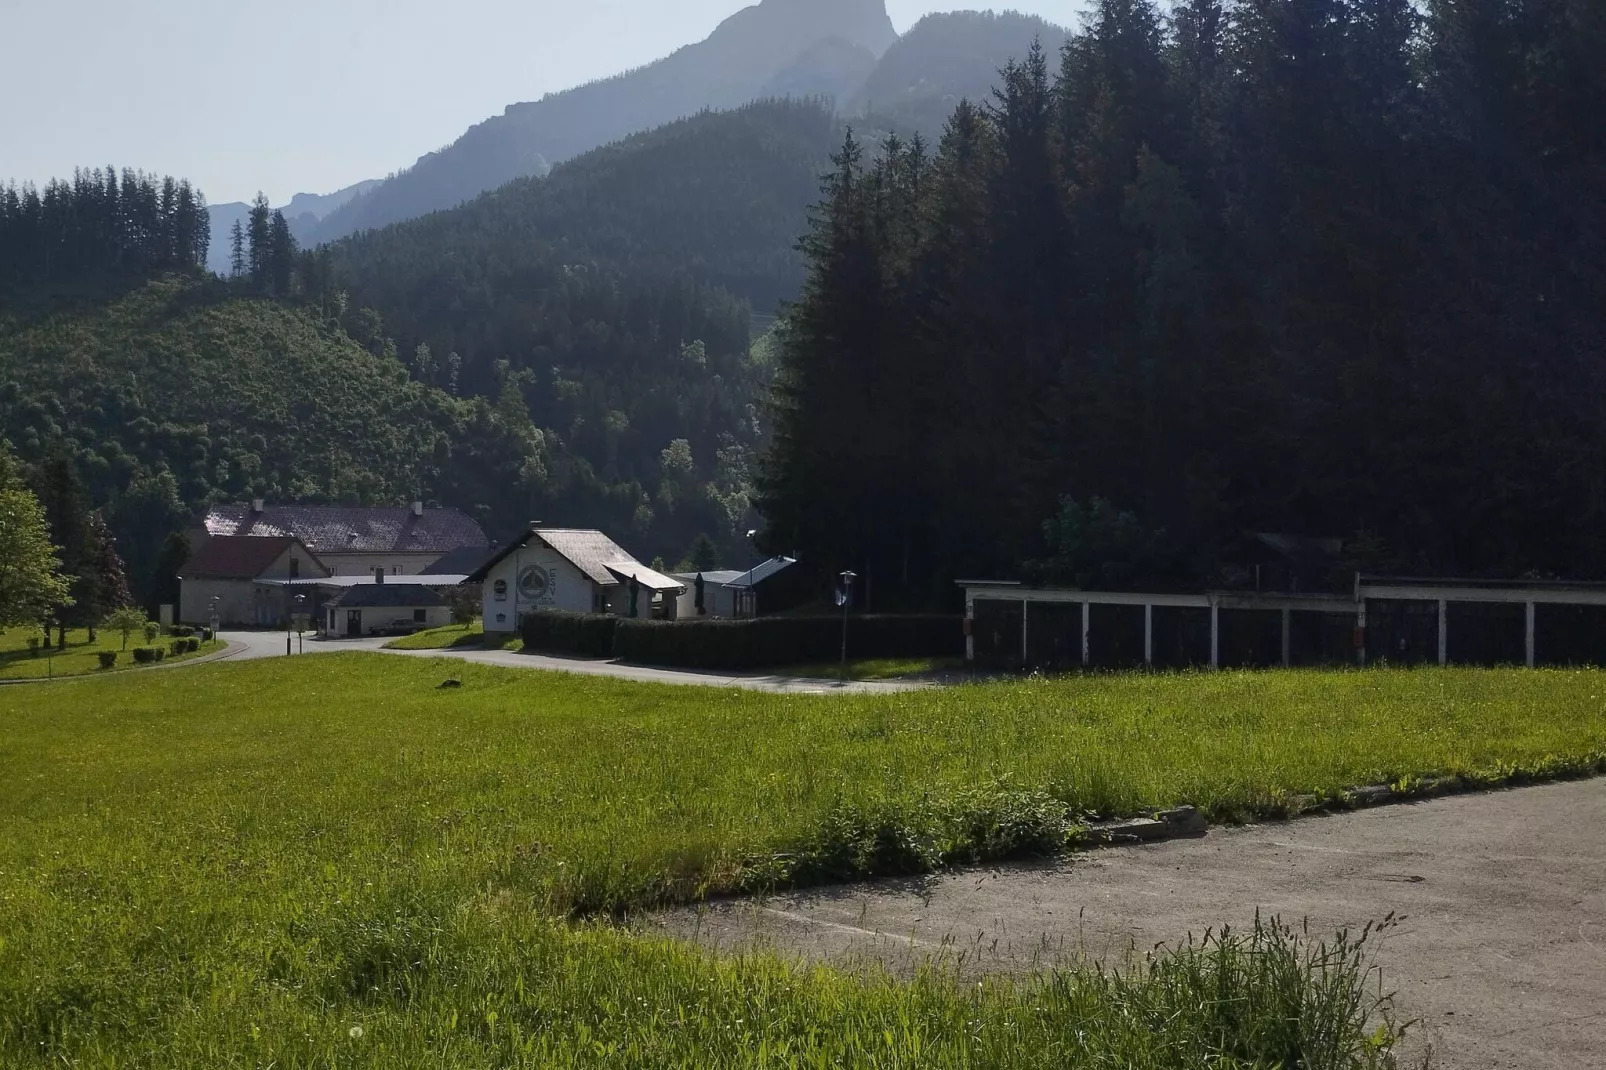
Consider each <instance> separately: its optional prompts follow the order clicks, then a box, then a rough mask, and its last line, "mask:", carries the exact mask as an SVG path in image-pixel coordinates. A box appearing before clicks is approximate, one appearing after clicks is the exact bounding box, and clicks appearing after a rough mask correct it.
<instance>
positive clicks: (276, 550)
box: [179, 535, 328, 580]
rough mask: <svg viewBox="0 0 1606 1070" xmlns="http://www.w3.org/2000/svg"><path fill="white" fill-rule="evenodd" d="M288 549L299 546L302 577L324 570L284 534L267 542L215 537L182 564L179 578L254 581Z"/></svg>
mask: <svg viewBox="0 0 1606 1070" xmlns="http://www.w3.org/2000/svg"><path fill="white" fill-rule="evenodd" d="M292 546H299V547H301V549H302V552H303V553H306V556H307V558H308V561H307V563H306V564H305V565H303V568H304V569H305V571H304V573H303V575H306V576H309V577H313V576H318V575H323V574H325V573H326V572H327V571H328V570H327V569H325V568H323V567H322V565H321V564H320V563H319V562H318V560H317V558H316V557H314V556H313V555H312V554H311V553H308V552H307V551H306V547H304V546H302V545H301V541H300V540H299V539H292V538H290V537H289V536H287V535H286V536H280V537H278V538H268V539H258V538H249V537H246V536H235V535H219V536H214V537H213V538H210V539H208V540H206V543H205V545H203V546H201V548H200V549H198V550H196V551H195V554H194V556H192V557H191V558H190V559H189V560H188V561H186V562H184V567H183V568H182V569H180V570H179V575H180V576H182V577H183V578H184V579H189V580H199V579H213V580H254V579H256V578H257V577H258V576H260V575H262V574H263V573H264V572H266V571H267V570H268V569H269V568H271V567H273V563H274V562H275V561H277V560H279V557H280V556H281V555H282V554H283V553H284V552H285V550H287V549H289V548H290V547H292ZM308 566H310V567H308Z"/></svg>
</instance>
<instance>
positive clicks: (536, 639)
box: [519, 610, 619, 658]
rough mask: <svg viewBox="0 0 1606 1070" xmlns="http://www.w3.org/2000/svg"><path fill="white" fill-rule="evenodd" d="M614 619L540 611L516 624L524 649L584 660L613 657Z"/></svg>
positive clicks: (597, 615)
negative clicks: (567, 655)
mask: <svg viewBox="0 0 1606 1070" xmlns="http://www.w3.org/2000/svg"><path fill="white" fill-rule="evenodd" d="M618 623H619V619H618V618H617V617H605V616H602V615H600V614H595V613H565V612H561V611H558V610H542V611H541V612H539V613H527V614H525V616H524V619H523V620H521V621H520V622H519V635H520V636H521V637H522V638H523V640H524V649H525V650H529V651H533V652H535V653H538V654H574V655H578V656H580V657H586V658H611V657H613V643H614V628H615V627H616V626H617V625H618Z"/></svg>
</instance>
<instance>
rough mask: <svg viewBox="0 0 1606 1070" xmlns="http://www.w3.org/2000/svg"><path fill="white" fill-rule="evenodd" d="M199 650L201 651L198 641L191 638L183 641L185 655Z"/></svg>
mask: <svg viewBox="0 0 1606 1070" xmlns="http://www.w3.org/2000/svg"><path fill="white" fill-rule="evenodd" d="M199 649H201V641H200V640H199V639H196V638H195V637H194V636H191V637H190V638H188V639H186V640H184V652H185V653H186V654H193V653H195V652H196V651H197V650H199Z"/></svg>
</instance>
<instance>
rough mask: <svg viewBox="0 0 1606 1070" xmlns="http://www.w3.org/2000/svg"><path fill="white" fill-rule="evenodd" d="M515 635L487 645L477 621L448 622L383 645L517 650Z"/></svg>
mask: <svg viewBox="0 0 1606 1070" xmlns="http://www.w3.org/2000/svg"><path fill="white" fill-rule="evenodd" d="M519 645H520V644H519V639H518V637H517V636H514V637H513V638H510V639H507V640H504V641H502V642H500V643H495V644H492V645H490V646H487V644H486V641H485V628H484V627H483V626H482V625H481V623H480V622H479V621H474V622H473V623H472V624H449V625H447V626H446V627H444V628H431V629H430V630H429V631H427V632H418V633H416V634H414V635H407V636H403V637H402V638H400V639H393V640H391V641H390V642H388V643H386V644H385V646H386V647H388V648H390V649H391V650H452V649H455V648H458V647H468V648H472V649H474V650H487V649H492V650H517V649H518V648H519Z"/></svg>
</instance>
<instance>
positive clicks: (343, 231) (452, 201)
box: [316, 0, 898, 241]
mask: <svg viewBox="0 0 1606 1070" xmlns="http://www.w3.org/2000/svg"><path fill="white" fill-rule="evenodd" d="M833 38H835V39H839V40H841V41H842V42H845V43H846V44H847V45H849V46H854V47H857V48H862V49H864V50H866V51H867V52H869V53H870V54H871V56H872V57H879V56H881V55H882V54H883V53H884V52H886V50H887V49H888V48H890V47H891V46H892V44H893V43H894V42H895V41H896V40H897V39H898V34H897V30H896V29H895V28H894V27H893V25H892V19H891V17H890V16H888V14H887V10H886V4H885V0H761V2H760V3H758V4H755V5H753V6H752V7H748V8H745V9H743V10H741V11H738V12H736V13H735V14H734V15H732V16H731V17H730V18H728V19H726V20H725V21H724V22H722V23H721V24H720V25H719V26H718V27H717V28H716V29H715V30H714V32H713V33H712V34H710V35H709V36H708V38H706V39H705V40H703V41H701V42H698V43H697V44H692V45H687V46H686V47H684V48H682V49H679V50H678V51H676V52H674V53H673V54H671V55H669V56H667V57H665V58H664V59H661V60H658V61H657V62H656V63H652V64H649V65H648V66H645V67H641V68H639V69H637V70H633V71H629V72H626V73H624V74H621V75H618V76H616V77H613V78H608V79H605V80H603V81H598V82H593V83H591V84H589V85H584V86H580V87H578V88H576V89H570V90H567V91H565V92H562V93H555V94H552V95H549V96H547V97H545V98H543V99H541V100H539V101H535V102H532V103H526V104H514V105H512V106H510V107H509V108H508V109H507V110H506V111H505V112H504V113H503V114H502V115H499V116H496V117H494V118H491V119H487V120H486V121H485V122H483V123H480V124H479V125H477V126H475V127H473V128H471V129H470V130H469V131H468V132H467V133H465V134H464V135H463V136H462V137H460V138H459V139H458V140H457V141H456V142H454V143H453V144H451V145H450V146H448V147H446V148H444V149H441V150H440V151H438V152H434V153H430V154H429V155H427V156H424V157H422V158H421V159H419V161H418V162H417V163H416V164H414V165H413V167H412V168H410V169H409V170H407V171H403V172H401V173H400V174H397V175H395V176H393V177H391V178H389V179H387V180H386V181H385V182H384V183H383V184H381V185H380V186H378V187H377V188H375V189H373V190H371V191H370V192H368V193H367V194H366V195H364V196H362V197H359V198H356V199H354V200H353V201H352V202H351V203H349V204H347V205H345V206H344V207H342V208H341V209H339V210H337V211H335V212H333V213H332V214H331V215H330V216H329V217H328V218H327V219H325V220H324V221H323V223H322V224H321V225H320V226H319V228H318V229H317V232H316V237H317V239H318V240H321V241H328V240H332V239H334V238H339V237H343V236H344V235H347V234H350V233H352V232H354V231H358V230H365V229H371V228H374V227H379V226H384V225H386V224H389V223H394V222H398V221H400V220H403V219H410V218H413V217H415V216H420V215H423V214H425V213H427V212H431V211H435V210H438V209H442V208H451V207H454V206H456V205H458V204H461V203H463V202H464V201H467V200H469V199H471V198H473V197H475V196H477V195H478V194H480V193H483V192H485V191H486V190H490V189H495V188H496V187H498V186H501V185H503V184H504V183H507V182H510V181H512V180H513V179H516V178H524V177H527V176H529V175H532V174H540V173H542V172H544V171H545V169H546V167H547V166H548V165H549V164H557V163H560V162H562V161H564V160H568V159H571V158H573V157H575V156H578V155H580V154H581V153H584V152H588V151H590V150H591V149H594V148H598V147H600V146H602V145H606V144H609V143H611V142H614V141H617V140H619V139H621V138H624V137H628V136H630V135H632V134H636V133H640V132H643V131H646V130H650V129H653V128H654V127H657V126H662V125H663V124H665V123H670V122H673V121H675V120H677V119H682V118H685V117H687V116H690V115H695V114H697V113H698V112H700V111H703V110H706V109H728V108H735V107H740V106H741V105H743V104H747V103H749V102H751V101H753V100H754V99H757V98H759V97H761V96H763V95H764V93H765V91H766V89H767V87H769V86H770V85H771V83H772V82H773V81H774V80H775V79H776V78H777V77H778V76H780V75H782V73H783V72H786V71H788V69H789V68H792V67H794V65H795V64H797V62H798V61H799V60H800V59H802V58H803V57H804V56H805V54H806V53H808V52H810V50H811V49H813V48H814V47H815V46H816V45H817V44H819V43H820V42H823V41H828V40H830V39H833ZM839 57H840V50H839V51H838V54H837V57H834V58H833V60H832V62H836V58H839ZM848 66H849V67H851V63H850V64H848ZM802 80H804V81H806V80H807V78H806V77H803V78H802ZM826 81H827V82H828V83H829V82H830V78H829V75H827V76H826ZM845 91H846V90H845ZM845 91H844V92H845Z"/></svg>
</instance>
